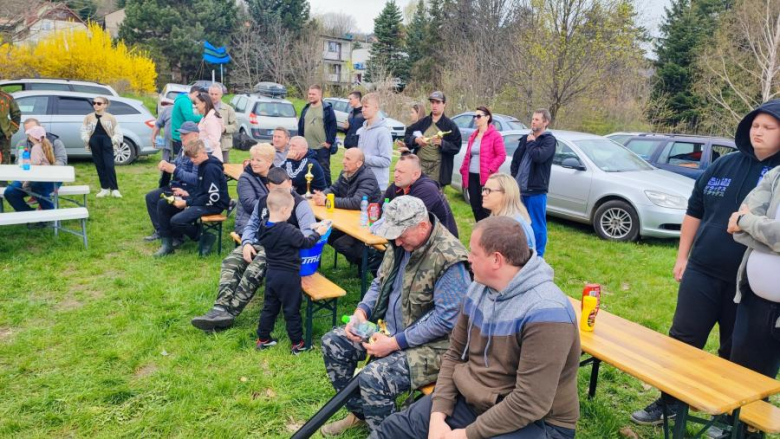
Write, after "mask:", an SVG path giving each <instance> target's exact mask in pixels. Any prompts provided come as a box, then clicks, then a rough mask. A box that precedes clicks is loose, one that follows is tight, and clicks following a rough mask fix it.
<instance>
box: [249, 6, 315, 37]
mask: <svg viewBox="0 0 780 439" xmlns="http://www.w3.org/2000/svg"><path fill="white" fill-rule="evenodd" d="M246 4H247V7H248V10H249V15H251V16H252V18H253V19H254V21H255V23H257V25H258V26H259V28H258V29H257V30H258V31H259V32H261V33H262V34H264V35H266V34H267V29H269V26H270V23H271V22H273V21H274V20H280V21H281V22H282V27H283V28H285V29H287V30H289V31H291V32H293V33H294V34H295V35H296V36H297V35H298V34H300V33H301V32H302V31H303V29H304V27H305V26H306V24H307V23H308V22H309V2H308V0H247V2H246Z"/></svg>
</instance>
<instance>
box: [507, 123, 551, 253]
mask: <svg viewBox="0 0 780 439" xmlns="http://www.w3.org/2000/svg"><path fill="white" fill-rule="evenodd" d="M548 125H550V112H549V111H547V110H546V109H541V110H536V111H535V112H534V115H533V118H532V119H531V133H530V134H528V135H527V136H523V137H521V138H520V143H519V144H518V146H517V150H515V154H514V155H513V156H512V166H511V168H510V169H511V173H512V176H513V177H515V179H517V185H518V186H520V194H521V195H520V198H522V200H523V204H524V205H525V208H526V209H528V214H529V215H530V216H531V228H533V229H534V238H535V239H536V251H537V253H538V254H539V256H540V257H542V256H544V249H545V247H546V246H547V190H548V189H549V187H550V172H551V170H552V161H553V156H554V155H555V137H554V136H553V135H552V133H550V132H549V131H547V126H548Z"/></svg>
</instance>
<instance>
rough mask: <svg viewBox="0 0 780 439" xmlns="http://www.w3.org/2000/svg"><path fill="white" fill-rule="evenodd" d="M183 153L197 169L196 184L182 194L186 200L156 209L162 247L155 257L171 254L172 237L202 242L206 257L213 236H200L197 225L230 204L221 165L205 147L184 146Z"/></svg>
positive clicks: (195, 142)
mask: <svg viewBox="0 0 780 439" xmlns="http://www.w3.org/2000/svg"><path fill="white" fill-rule="evenodd" d="M184 153H185V154H186V155H187V157H189V158H190V160H191V161H192V163H193V164H194V165H195V166H197V167H198V185H197V187H196V188H195V190H194V191H193V193H192V194H189V193H187V192H186V191H183V192H182V196H183V197H188V198H187V200H186V201H185V200H176V201H174V202H173V204H168V205H167V206H166V207H164V208H162V209H159V210H158V220H159V226H160V230H159V233H160V240H161V241H162V247H160V250H158V251H157V253H155V254H154V256H155V257H160V256H165V255H169V254H171V253H173V238H174V236H177V237H178V236H182V235H187V236H189V237H190V238H191V239H192V240H197V239H201V240H202V242H201V248H202V249H203V254H208V253H209V251H210V250H211V247H212V246H213V245H214V241H215V240H216V237H215V236H214V235H212V234H209V233H201V228H200V227H199V226H198V225H197V224H196V222H197V221H198V219H199V218H200V217H201V216H203V215H215V214H218V213H221V212H222V211H223V210H225V209H227V208H228V205H229V204H230V195H229V194H228V188H227V179H226V178H225V174H224V171H223V167H222V162H220V161H219V160H218V159H216V158H214V157H212V156H210V155H208V154H207V153H206V145H205V144H204V143H203V141H201V140H197V141H194V142H190V143H188V144H186V145H184Z"/></svg>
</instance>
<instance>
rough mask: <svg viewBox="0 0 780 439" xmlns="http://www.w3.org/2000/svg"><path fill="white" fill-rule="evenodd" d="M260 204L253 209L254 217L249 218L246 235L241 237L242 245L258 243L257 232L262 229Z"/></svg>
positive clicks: (245, 227)
mask: <svg viewBox="0 0 780 439" xmlns="http://www.w3.org/2000/svg"><path fill="white" fill-rule="evenodd" d="M259 206H260V203H257V205H255V208H254V209H252V216H250V217H249V221H247V223H246V226H244V233H243V234H242V235H241V245H242V246H244V245H246V244H254V243H255V242H256V241H257V231H258V230H259V229H260V212H259V211H258V208H259Z"/></svg>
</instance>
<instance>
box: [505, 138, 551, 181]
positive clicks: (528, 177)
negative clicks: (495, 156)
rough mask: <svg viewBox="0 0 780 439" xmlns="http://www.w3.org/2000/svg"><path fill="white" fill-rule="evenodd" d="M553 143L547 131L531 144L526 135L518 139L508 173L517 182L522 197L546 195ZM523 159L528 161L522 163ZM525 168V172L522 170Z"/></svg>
mask: <svg viewBox="0 0 780 439" xmlns="http://www.w3.org/2000/svg"><path fill="white" fill-rule="evenodd" d="M555 143H556V140H555V136H553V135H552V133H551V132H549V131H545V132H543V133H542V134H540V135H539V137H537V138H536V139H535V140H533V141H531V142H529V141H528V135H525V136H523V137H521V138H520V142H518V144H517V149H516V150H515V153H514V155H512V164H511V165H510V167H509V169H510V171H509V172H510V173H511V175H512V177H515V179H516V180H517V185H518V186H520V190H521V191H522V194H523V195H541V194H546V193H547V191H548V189H549V187H550V173H551V172H552V162H553V156H554V155H555ZM526 156H527V157H526ZM525 158H527V159H528V160H527V161H526V162H525V163H523V159H525ZM525 167H527V170H526V169H524V168H525Z"/></svg>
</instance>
